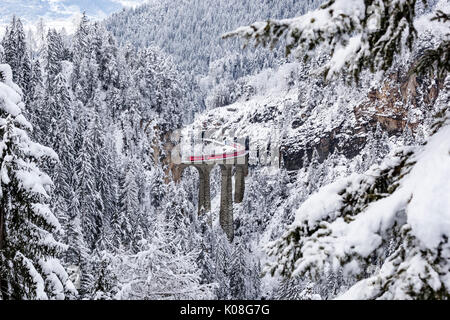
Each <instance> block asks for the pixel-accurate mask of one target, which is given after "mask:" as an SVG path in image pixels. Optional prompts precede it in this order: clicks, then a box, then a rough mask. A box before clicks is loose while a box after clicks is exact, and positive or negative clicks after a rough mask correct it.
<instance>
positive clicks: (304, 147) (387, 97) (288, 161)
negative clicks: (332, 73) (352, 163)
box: [281, 72, 442, 171]
mask: <svg viewBox="0 0 450 320" xmlns="http://www.w3.org/2000/svg"><path fill="white" fill-rule="evenodd" d="M440 87H442V83H439V82H437V81H432V80H430V79H426V78H418V77H417V76H416V75H415V74H412V75H407V76H402V75H401V73H400V72H397V73H392V74H390V75H389V76H388V77H387V79H386V80H385V81H384V83H383V84H382V85H381V86H380V87H379V88H376V89H375V88H373V89H370V90H369V92H368V93H367V94H366V97H365V99H364V100H363V101H362V102H361V103H359V104H357V105H355V106H354V107H352V108H351V110H352V114H351V115H349V117H348V118H347V119H344V120H343V121H342V122H340V123H339V124H338V125H336V126H334V127H333V128H331V129H329V130H324V131H319V130H318V131H316V133H315V134H314V135H312V136H309V138H308V139H304V138H302V137H301V136H300V139H298V140H297V141H296V139H295V136H291V137H289V138H288V139H286V140H285V141H283V145H282V147H281V154H282V161H283V165H284V167H285V168H286V169H287V170H288V171H292V170H298V169H300V168H302V167H303V161H304V159H305V153H306V156H307V158H308V159H309V160H310V159H311V156H312V153H313V151H314V149H316V150H317V152H318V155H319V161H320V162H322V161H324V160H325V159H326V158H327V157H328V156H329V155H330V154H332V153H334V152H338V153H340V154H343V155H344V156H345V157H347V158H348V159H352V158H354V157H355V156H356V155H358V154H359V153H360V152H361V150H362V149H363V148H364V147H365V145H366V143H367V134H368V133H369V132H374V131H375V130H376V128H377V126H378V125H379V126H380V127H381V129H382V130H383V131H385V132H387V134H388V136H389V137H394V139H395V137H397V138H398V137H401V136H402V134H404V132H405V129H406V127H409V128H410V129H411V132H412V134H414V135H418V134H420V133H419V132H418V130H419V127H421V128H423V127H426V126H427V121H429V119H430V117H431V115H432V110H433V105H434V102H435V100H436V98H437V96H438V94H439V90H440ZM302 116H303V117H302ZM304 118H306V116H305V115H304V114H303V115H300V116H298V117H295V118H294V119H293V120H292V121H291V123H290V126H291V128H292V129H300V130H301V129H302V126H304V125H305V123H307V121H306V120H305V119H304ZM420 130H422V129H420Z"/></svg>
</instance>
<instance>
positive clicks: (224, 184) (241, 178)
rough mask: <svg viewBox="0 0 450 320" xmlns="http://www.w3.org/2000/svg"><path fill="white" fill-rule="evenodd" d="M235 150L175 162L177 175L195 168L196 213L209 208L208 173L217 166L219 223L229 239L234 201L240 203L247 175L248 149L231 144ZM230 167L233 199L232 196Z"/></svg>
mask: <svg viewBox="0 0 450 320" xmlns="http://www.w3.org/2000/svg"><path fill="white" fill-rule="evenodd" d="M233 146H234V147H235V149H234V151H232V152H228V153H222V154H218V155H201V156H197V157H192V156H191V157H188V158H187V159H185V160H184V161H182V162H181V163H180V164H178V165H177V170H178V171H179V175H180V176H181V174H182V173H183V171H184V170H185V169H186V168H188V167H194V168H195V169H197V171H198V174H199V189H198V212H199V214H204V213H206V212H209V211H210V210H211V185H210V173H211V170H212V169H213V168H214V166H216V165H218V166H220V171H221V177H222V178H221V192H220V214H219V222H220V225H221V227H222V229H223V230H224V232H225V234H226V235H227V237H228V240H229V241H230V242H231V241H233V238H234V227H233V202H234V203H241V202H242V200H243V198H244V193H245V177H246V176H247V175H248V150H247V148H246V147H244V146H241V145H237V144H233ZM233 168H235V170H234V174H235V177H234V199H233V185H232V184H233V183H232V181H233V180H232V177H233Z"/></svg>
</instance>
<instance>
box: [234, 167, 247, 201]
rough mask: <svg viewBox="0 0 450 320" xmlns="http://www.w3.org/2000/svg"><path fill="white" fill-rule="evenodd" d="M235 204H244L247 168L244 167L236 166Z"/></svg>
mask: <svg viewBox="0 0 450 320" xmlns="http://www.w3.org/2000/svg"><path fill="white" fill-rule="evenodd" d="M234 183H235V184H234V202H235V203H242V200H243V199H244V192H245V167H244V165H237V166H236V174H235V176H234Z"/></svg>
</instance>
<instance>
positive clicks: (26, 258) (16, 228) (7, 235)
mask: <svg viewBox="0 0 450 320" xmlns="http://www.w3.org/2000/svg"><path fill="white" fill-rule="evenodd" d="M12 80H13V77H12V71H11V68H10V66H9V65H5V64H3V65H0V133H1V137H2V141H1V142H0V150H1V153H0V159H1V188H0V202H1V204H0V229H1V230H0V278H1V280H0V296H1V298H2V299H4V300H7V299H65V298H68V297H70V296H73V295H74V294H75V293H76V290H75V288H74V287H73V285H72V283H71V282H70V280H69V279H68V275H67V273H66V271H65V270H64V268H63V267H62V266H61V264H60V262H59V260H58V258H59V256H60V255H61V254H62V253H63V252H64V251H65V250H66V249H67V248H66V246H65V245H64V244H62V243H60V242H58V241H56V240H55V236H56V234H57V233H58V232H60V231H61V225H60V224H59V222H58V219H57V218H56V217H55V216H54V215H53V213H52V212H51V210H50V208H49V205H48V204H47V199H48V197H49V196H48V194H49V191H50V188H51V186H52V181H51V179H50V177H49V176H48V175H46V174H45V173H43V172H42V171H40V169H39V168H38V166H37V162H38V161H44V160H47V161H52V159H53V160H55V159H57V155H56V154H55V152H54V151H53V150H52V149H50V148H46V147H44V146H42V145H40V144H37V143H35V142H33V141H31V140H30V138H29V136H28V133H27V131H28V130H30V129H32V126H31V125H30V124H29V122H28V121H27V120H26V119H25V118H24V117H23V115H22V109H23V108H24V105H23V103H22V102H21V98H22V93H21V90H20V89H19V87H18V86H17V85H15V84H14V83H13V81H12Z"/></svg>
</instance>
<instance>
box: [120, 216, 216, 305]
mask: <svg viewBox="0 0 450 320" xmlns="http://www.w3.org/2000/svg"><path fill="white" fill-rule="evenodd" d="M155 222H156V228H155V231H154V233H153V237H152V239H151V241H149V242H148V243H142V247H141V248H142V250H141V251H140V252H139V253H137V254H134V255H130V256H125V257H124V260H123V262H122V263H121V264H120V265H119V266H118V272H117V274H118V277H119V283H120V291H119V292H118V294H117V295H116V298H118V299H132V300H134V299H140V300H143V299H157V300H160V299H169V300H172V299H192V298H194V297H195V299H210V298H212V296H213V293H212V287H211V285H209V284H200V270H199V269H198V268H197V265H196V263H195V260H196V257H197V255H198V253H197V252H195V251H191V252H189V253H185V252H183V251H182V250H180V248H179V246H178V245H177V244H176V243H174V242H173V241H172V239H174V237H175V234H174V231H173V230H174V229H173V227H172V226H171V224H172V223H173V221H172V220H171V219H167V218H166V216H165V215H164V214H162V213H159V214H157V218H156V220H155Z"/></svg>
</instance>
